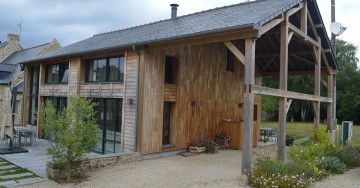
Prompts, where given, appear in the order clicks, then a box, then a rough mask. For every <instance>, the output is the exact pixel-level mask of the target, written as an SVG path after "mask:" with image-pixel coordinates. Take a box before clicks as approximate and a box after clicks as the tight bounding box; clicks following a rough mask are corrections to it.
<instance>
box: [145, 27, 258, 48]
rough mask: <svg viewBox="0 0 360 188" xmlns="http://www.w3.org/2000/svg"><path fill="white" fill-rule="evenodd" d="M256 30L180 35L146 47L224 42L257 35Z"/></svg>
mask: <svg viewBox="0 0 360 188" xmlns="http://www.w3.org/2000/svg"><path fill="white" fill-rule="evenodd" d="M257 36H258V31H257V30H256V29H252V28H251V29H238V30H234V31H229V32H223V33H216V34H209V35H202V36H196V37H182V38H179V39H176V40H171V41H164V42H156V43H153V44H148V49H151V48H164V47H171V46H183V45H197V44H208V43H216V42H224V41H231V40H238V39H245V38H252V37H257Z"/></svg>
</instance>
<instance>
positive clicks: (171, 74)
mask: <svg viewBox="0 0 360 188" xmlns="http://www.w3.org/2000/svg"><path fill="white" fill-rule="evenodd" d="M177 62H178V58H177V57H171V56H166V57H165V83H166V84H175V83H176V76H177V74H176V73H177V66H178V65H177V64H178V63H177Z"/></svg>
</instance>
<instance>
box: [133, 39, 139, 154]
mask: <svg viewBox="0 0 360 188" xmlns="http://www.w3.org/2000/svg"><path fill="white" fill-rule="evenodd" d="M132 47H133V51H134V52H135V53H136V54H137V56H138V60H137V67H138V69H137V79H136V109H135V126H134V127H135V129H134V131H135V132H134V152H136V151H137V143H136V139H137V126H138V115H139V79H140V53H139V51H137V50H136V46H135V44H134V45H133V46H132Z"/></svg>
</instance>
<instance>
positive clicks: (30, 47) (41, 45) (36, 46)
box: [20, 42, 50, 51]
mask: <svg viewBox="0 0 360 188" xmlns="http://www.w3.org/2000/svg"><path fill="white" fill-rule="evenodd" d="M48 44H50V42H48V43H45V44H40V45H37V46H33V47H30V48H26V49H22V50H20V51H23V50H30V49H32V48H37V47H40V46H45V45H48Z"/></svg>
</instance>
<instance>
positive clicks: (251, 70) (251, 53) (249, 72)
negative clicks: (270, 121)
mask: <svg viewBox="0 0 360 188" xmlns="http://www.w3.org/2000/svg"><path fill="white" fill-rule="evenodd" d="M245 62H246V63H245V88H246V89H245V95H244V142H243V143H244V146H243V153H242V168H241V172H242V173H243V174H250V172H251V166H252V140H253V116H254V94H252V93H251V92H250V85H252V84H254V83H255V41H254V40H253V39H252V38H247V39H245Z"/></svg>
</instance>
